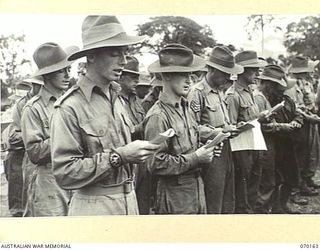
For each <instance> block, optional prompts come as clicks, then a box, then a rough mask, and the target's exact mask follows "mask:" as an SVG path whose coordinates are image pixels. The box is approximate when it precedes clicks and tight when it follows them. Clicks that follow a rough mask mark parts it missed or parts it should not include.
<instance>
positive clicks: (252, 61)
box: [235, 50, 268, 68]
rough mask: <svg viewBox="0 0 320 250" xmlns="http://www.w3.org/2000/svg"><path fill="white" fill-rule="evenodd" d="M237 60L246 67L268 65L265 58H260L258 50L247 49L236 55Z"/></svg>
mask: <svg viewBox="0 0 320 250" xmlns="http://www.w3.org/2000/svg"><path fill="white" fill-rule="evenodd" d="M235 62H236V63H237V64H239V65H241V66H242V67H244V68H262V67H265V66H267V65H268V63H267V62H266V61H265V60H262V59H259V57H258V55H257V52H255V51H253V50H245V51H242V52H240V53H238V54H237V55H236V56H235Z"/></svg>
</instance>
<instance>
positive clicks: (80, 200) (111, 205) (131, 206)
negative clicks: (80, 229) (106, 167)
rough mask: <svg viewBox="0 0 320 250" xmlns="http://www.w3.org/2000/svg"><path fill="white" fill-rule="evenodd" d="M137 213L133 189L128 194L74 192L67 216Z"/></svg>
mask: <svg viewBox="0 0 320 250" xmlns="http://www.w3.org/2000/svg"><path fill="white" fill-rule="evenodd" d="M137 214H139V209H138V203H137V198H136V194H135V191H134V190H132V191H131V192H130V193H128V194H124V193H120V194H110V195H83V194H80V193H78V192H77V191H75V192H74V194H73V196H72V198H71V202H70V208H69V214H68V215H69V216H89V215H90V216H91V215H92V216H94V215H137Z"/></svg>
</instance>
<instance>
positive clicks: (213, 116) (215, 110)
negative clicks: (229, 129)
mask: <svg viewBox="0 0 320 250" xmlns="http://www.w3.org/2000/svg"><path fill="white" fill-rule="evenodd" d="M205 109H206V111H207V113H208V116H209V121H210V124H209V125H211V126H214V127H221V126H223V125H224V115H223V111H222V109H221V107H220V104H218V103H217V104H213V105H212V104H211V105H210V104H206V105H205Z"/></svg>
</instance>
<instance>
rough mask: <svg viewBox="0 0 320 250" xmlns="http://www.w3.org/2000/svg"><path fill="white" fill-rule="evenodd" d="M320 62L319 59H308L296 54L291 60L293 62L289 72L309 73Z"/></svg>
mask: <svg viewBox="0 0 320 250" xmlns="http://www.w3.org/2000/svg"><path fill="white" fill-rule="evenodd" d="M318 63H319V60H316V61H312V60H308V59H307V58H305V57H303V56H296V57H294V58H293V59H292V60H291V64H290V66H289V69H288V72H289V73H308V72H313V71H314V68H315V66H317V64H318Z"/></svg>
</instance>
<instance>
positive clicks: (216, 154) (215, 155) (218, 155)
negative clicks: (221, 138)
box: [213, 142, 223, 157]
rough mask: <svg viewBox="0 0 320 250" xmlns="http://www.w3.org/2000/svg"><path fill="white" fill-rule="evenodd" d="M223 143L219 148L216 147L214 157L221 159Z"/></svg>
mask: <svg viewBox="0 0 320 250" xmlns="http://www.w3.org/2000/svg"><path fill="white" fill-rule="evenodd" d="M222 147H223V142H221V143H220V144H219V145H218V146H215V147H214V149H213V156H214V157H220V155H221V152H222Z"/></svg>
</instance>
